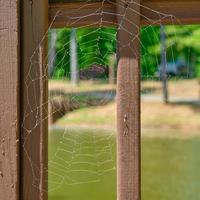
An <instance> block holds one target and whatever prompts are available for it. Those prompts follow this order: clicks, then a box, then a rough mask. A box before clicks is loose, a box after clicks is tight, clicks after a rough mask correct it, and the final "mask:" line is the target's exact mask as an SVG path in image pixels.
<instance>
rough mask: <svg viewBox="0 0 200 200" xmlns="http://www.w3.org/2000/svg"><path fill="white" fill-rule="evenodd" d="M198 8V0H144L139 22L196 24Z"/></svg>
mask: <svg viewBox="0 0 200 200" xmlns="http://www.w3.org/2000/svg"><path fill="white" fill-rule="evenodd" d="M199 8H200V1H199V0H145V1H143V2H142V6H141V13H142V18H141V24H143V25H149V24H155V25H160V24H176V25H181V24H198V23H200V12H199ZM146 17H147V18H148V19H147V18H146Z"/></svg>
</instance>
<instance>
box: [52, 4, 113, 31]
mask: <svg viewBox="0 0 200 200" xmlns="http://www.w3.org/2000/svg"><path fill="white" fill-rule="evenodd" d="M115 14H116V6H115V3H108V2H104V3H103V4H102V2H92V3H85V2H76V3H51V4H50V8H49V22H50V23H52V22H53V23H52V27H53V28H61V27H81V26H89V27H95V26H96V27H99V26H116V25H117V19H116V16H115Z"/></svg>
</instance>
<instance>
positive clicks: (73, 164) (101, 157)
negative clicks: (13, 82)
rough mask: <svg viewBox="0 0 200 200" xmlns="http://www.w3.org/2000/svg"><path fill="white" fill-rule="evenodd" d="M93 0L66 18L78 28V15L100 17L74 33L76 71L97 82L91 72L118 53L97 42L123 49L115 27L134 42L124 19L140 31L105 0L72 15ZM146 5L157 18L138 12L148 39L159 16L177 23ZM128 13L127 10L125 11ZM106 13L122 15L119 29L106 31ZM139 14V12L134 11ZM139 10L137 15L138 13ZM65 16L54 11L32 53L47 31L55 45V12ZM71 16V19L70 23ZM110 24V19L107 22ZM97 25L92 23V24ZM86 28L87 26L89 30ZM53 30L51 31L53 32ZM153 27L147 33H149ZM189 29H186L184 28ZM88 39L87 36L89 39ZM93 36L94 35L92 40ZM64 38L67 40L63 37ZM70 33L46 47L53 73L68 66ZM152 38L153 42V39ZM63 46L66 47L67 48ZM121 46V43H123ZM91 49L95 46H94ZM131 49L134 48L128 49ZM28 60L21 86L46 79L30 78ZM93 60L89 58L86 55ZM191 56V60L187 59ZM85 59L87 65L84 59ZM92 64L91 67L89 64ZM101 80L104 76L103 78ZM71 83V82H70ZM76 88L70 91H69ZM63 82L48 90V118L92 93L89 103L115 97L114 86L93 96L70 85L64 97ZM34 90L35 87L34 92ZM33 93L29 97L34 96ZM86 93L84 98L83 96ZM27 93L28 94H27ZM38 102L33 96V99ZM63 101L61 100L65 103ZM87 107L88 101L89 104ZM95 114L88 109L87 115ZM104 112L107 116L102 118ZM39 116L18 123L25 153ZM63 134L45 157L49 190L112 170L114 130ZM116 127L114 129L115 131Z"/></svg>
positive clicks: (145, 57) (84, 100)
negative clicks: (30, 123) (107, 9)
mask: <svg viewBox="0 0 200 200" xmlns="http://www.w3.org/2000/svg"><path fill="white" fill-rule="evenodd" d="M91 2H92V1H91V0H88V1H85V3H84V5H83V6H81V7H80V8H77V10H76V11H72V12H71V13H70V14H69V15H68V17H67V18H66V27H68V24H70V25H71V27H76V24H78V23H79V21H80V20H82V19H83V18H88V17H91V18H92V17H95V16H99V18H98V20H97V21H96V23H94V24H88V25H84V26H81V27H79V28H78V29H77V35H76V40H77V41H79V45H77V52H78V53H77V56H78V60H79V62H80V63H81V65H82V69H83V71H81V70H79V74H80V76H81V74H82V76H83V79H86V80H88V79H92V80H93V81H92V84H94V79H95V81H99V79H101V78H98V77H95V78H94V77H93V78H91V74H94V73H95V72H97V74H99V72H101V71H102V74H103V73H104V72H105V69H104V68H103V67H102V66H108V65H109V60H108V57H109V56H110V55H115V54H117V51H116V48H115V47H113V50H112V51H110V50H109V49H108V50H107V51H105V52H102V50H101V47H100V46H101V42H102V41H103V40H104V41H108V43H109V44H112V45H113V46H115V45H116V46H118V52H120V50H121V48H122V47H121V44H120V42H119V41H118V40H117V31H119V30H123V31H126V32H127V33H128V34H130V35H131V37H132V42H134V41H135V40H136V39H138V38H139V35H137V36H135V35H133V34H132V33H131V32H129V31H128V30H126V29H125V28H124V27H123V22H124V21H125V20H126V21H129V22H130V23H131V24H132V25H134V26H135V28H136V29H138V33H139V32H140V31H139V29H140V27H138V26H137V25H136V24H134V23H133V22H131V21H130V19H127V18H126V15H125V14H124V16H123V15H119V14H117V13H111V12H105V11H104V9H103V7H104V4H105V3H110V4H113V5H116V2H113V1H109V0H103V1H102V2H101V6H100V7H99V8H98V9H97V10H96V11H94V12H92V13H90V14H87V15H86V16H82V17H76V16H75V17H74V13H73V12H78V11H80V10H81V9H84V7H85V6H87V5H89V4H91ZM122 3H124V1H123V0H122V1H121V3H120V4H121V5H118V6H123V5H122ZM130 3H131V4H137V3H136V2H134V1H130ZM140 6H141V7H143V8H144V9H147V10H149V11H150V12H152V13H154V14H156V15H157V16H158V18H159V20H156V21H155V20H152V19H149V18H147V17H146V16H142V17H143V18H145V19H146V20H148V21H149V22H150V24H151V25H148V26H145V27H143V28H142V29H141V31H142V32H146V35H147V36H148V40H149V42H150V43H151V40H152V39H151V35H154V34H155V35H156V33H155V31H154V29H153V26H154V25H155V24H156V25H162V20H163V19H166V18H168V19H170V20H171V24H174V22H175V21H176V24H177V19H176V18H175V17H174V16H172V15H168V14H164V13H160V12H157V11H155V10H152V9H150V8H148V7H144V6H142V5H140ZM126 9H129V10H131V12H133V13H136V11H135V10H134V9H132V8H130V7H127V8H126ZM125 12H126V11H125ZM105 14H106V15H110V16H116V17H119V16H120V17H121V22H120V23H119V24H116V26H117V25H118V28H113V29H112V31H111V32H108V31H107V29H106V28H105V27H104V26H103V24H104V23H106V21H105V19H104V17H103V16H104V15H105ZM137 14H139V13H137ZM139 15H141V14H139ZM61 16H62V17H64V14H63V12H62V9H61V10H60V11H59V12H57V13H56V15H55V17H54V19H53V20H52V22H51V24H50V26H49V29H48V31H47V33H46V34H45V35H44V37H43V39H42V40H41V43H40V44H38V48H36V49H35V51H34V53H33V55H32V58H33V57H35V56H38V55H39V54H40V52H39V51H40V49H39V47H40V46H41V44H42V43H43V42H44V41H45V40H46V39H47V38H49V34H50V33H51V37H53V38H51V39H52V40H53V43H54V45H55V44H56V39H57V38H56V36H55V33H57V30H55V29H53V28H52V27H53V25H54V22H55V20H56V18H58V17H61ZM71 21H73V23H71ZM107 23H109V22H107ZM94 26H95V28H93V27H94ZM89 28H90V30H89ZM84 29H87V31H85V34H83V35H82V36H79V35H78V34H79V31H81V30H82V31H84ZM66 31H70V29H67V28H66ZM52 32H54V36H52ZM150 32H151V33H150ZM187 34H189V33H187ZM174 35H176V32H174ZM85 38H86V39H85ZM87 38H88V40H87ZM91 38H92V39H91ZM65 39H66V40H65ZM82 39H84V41H85V42H82ZM157 40H158V41H159V40H160V38H159V36H157ZM70 43H71V39H70V35H66V38H65V37H64V38H63V43H62V44H61V45H62V47H61V48H59V51H55V46H54V45H52V46H51V45H49V51H48V55H47V56H46V58H45V60H44V62H45V63H48V64H47V65H46V66H45V68H46V69H49V68H50V66H53V71H52V75H51V76H55V75H56V73H57V72H56V69H57V68H58V66H59V67H60V66H61V67H60V72H61V74H62V73H64V72H65V70H66V69H65V68H64V67H63V68H62V66H67V67H68V66H70V62H71V60H70V57H71V56H72V55H71V54H72V53H71V51H70V48H69V47H70ZM152 43H153V41H152ZM140 45H141V48H142V49H143V52H142V55H141V56H142V57H143V60H144V63H146V64H145V68H146V74H145V77H144V78H148V79H151V78H152V79H153V78H155V77H154V76H152V75H150V74H148V63H149V62H150V61H149V60H148V57H149V49H147V48H146V47H145V46H144V45H143V43H142V41H141V40H140ZM173 45H174V41H172V42H171V43H170V44H167V47H166V48H167V49H170V50H171V54H172V55H173ZM88 46H89V47H90V48H91V50H90V49H89V50H88ZM66 47H67V48H66ZM123 48H124V47H123ZM94 49H95V51H94ZM132 51H133V52H134V51H135V50H134V49H132ZM61 52H63V55H62V59H60V62H59V63H56V59H57V56H58V55H60V53H61ZM89 55H92V60H87V59H88V56H89ZM32 58H31V59H30V68H29V69H30V71H29V73H28V74H27V77H26V80H25V85H26V87H27V89H28V88H29V87H30V84H31V85H32V86H33V87H35V85H36V82H37V81H38V80H46V79H48V76H47V75H46V76H45V77H41V75H39V74H36V75H35V76H34V77H32V74H31V69H32V68H33V67H34V66H35V63H34V62H35V61H34V62H33V59H32ZM90 59H91V58H90ZM188 60H189V59H188ZM154 62H156V65H157V66H159V64H160V62H159V59H158V55H156V54H155V55H154ZM88 63H89V64H88ZM88 65H89V70H88ZM92 67H93V68H92ZM56 76H57V78H59V79H63V81H65V77H70V76H71V74H70V72H67V73H66V74H65V77H63V74H62V76H60V77H59V74H57V75H56ZM29 79H31V80H32V81H31V83H28V80H29ZM104 79H105V78H104ZM69 84H70V83H69ZM73 90H74V91H73ZM65 92H66V91H65V87H64V86H63V85H62V86H61V87H60V86H59V87H57V88H56V92H55V91H54V93H53V94H52V93H51V91H50V92H49V98H48V102H45V105H46V104H48V105H51V104H52V99H53V100H54V101H55V102H56V104H57V105H56V106H55V105H54V106H55V108H54V109H50V110H49V116H48V117H49V118H51V117H52V116H53V115H54V114H55V113H60V114H61V115H63V113H62V111H61V108H63V107H64V108H63V109H64V110H65V112H69V111H70V110H74V109H77V108H80V107H82V106H88V104H89V103H91V102H90V100H91V99H92V98H93V97H94V96H95V98H96V99H95V101H94V102H92V103H91V104H92V105H93V106H101V105H105V104H108V103H109V102H111V101H113V100H114V97H115V91H114V90H108V91H107V92H105V93H103V94H99V93H98V94H95V92H94V93H93V94H92V95H91V93H90V92H85V93H84V92H83V93H81V94H77V93H76V89H75V88H74V87H73V86H72V87H71V91H70V95H68V97H67V98H66V94H65ZM34 93H35V94H36V93H37V91H34ZM35 94H33V97H35V96H34V95H35ZM83 97H84V98H83ZM28 98H29V97H28ZM29 101H30V99H28V107H31V104H29ZM36 102H37V101H36ZM63 102H64V104H63ZM69 104H70V109H69V107H68V106H69ZM41 106H44V105H37V104H36V105H35V107H31V112H34V111H35V110H39V108H40V107H41ZM90 106H91V105H90ZM30 114H31V113H30V112H27V113H26V115H25V117H24V121H25V120H26V118H28V117H29V115H30ZM92 115H93V113H91V116H92ZM106 117H107V116H105V118H106ZM43 120H45V119H42V120H41V118H40V117H39V116H38V115H36V116H35V121H34V122H33V123H34V127H33V128H31V129H29V128H28V127H26V126H25V125H24V124H23V125H22V128H23V129H24V130H25V131H26V132H27V133H28V134H27V136H26V138H25V140H24V144H23V146H24V151H25V152H26V153H27V150H26V147H25V144H26V141H27V139H28V138H29V136H30V135H31V134H32V132H33V131H34V129H35V128H36V127H37V126H38V125H39V124H40V123H42V122H43ZM61 132H62V134H61V136H60V137H59V141H58V142H57V144H56V147H54V148H55V152H54V154H53V155H51V156H50V159H49V162H48V174H49V177H50V178H49V180H48V182H49V183H50V188H49V191H51V190H55V189H57V188H59V187H60V186H62V185H77V184H86V183H91V182H98V181H100V180H101V177H102V175H103V174H105V173H110V171H115V170H116V163H115V155H114V153H113V148H114V147H115V142H114V140H113V138H114V134H115V131H111V132H108V133H106V134H102V135H99V134H97V133H96V130H92V131H91V130H90V131H88V130H87V129H86V130H84V131H82V129H80V128H78V127H75V128H74V129H73V131H72V130H71V129H70V128H68V127H67V126H66V127H64V129H62V131H61ZM113 132H114V133H113ZM51 139H52V140H53V139H54V138H53V137H52V138H51V135H50V140H51ZM27 157H28V158H29V161H30V164H31V166H32V173H33V176H34V178H35V180H36V181H35V182H36V183H37V182H38V180H39V178H38V177H37V175H36V174H37V173H36V171H37V166H36V164H35V163H33V161H32V158H31V157H30V156H29V155H28V153H27ZM33 185H34V186H36V187H39V186H38V185H37V184H35V183H33Z"/></svg>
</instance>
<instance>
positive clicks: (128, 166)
mask: <svg viewBox="0 0 200 200" xmlns="http://www.w3.org/2000/svg"><path fill="white" fill-rule="evenodd" d="M133 2H134V3H129V1H126V3H125V2H124V1H121V0H118V10H117V12H118V13H119V17H118V75H117V130H118V134H117V199H118V200H140V198H141V195H140V69H139V68H140V64H139V60H140V44H139V30H140V6H138V4H139V3H140V0H134V1H133ZM135 3H136V4H135ZM133 10H134V11H135V12H133ZM120 16H122V17H120ZM130 19H132V20H131V22H130Z"/></svg>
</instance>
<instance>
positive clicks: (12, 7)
mask: <svg viewBox="0 0 200 200" xmlns="http://www.w3.org/2000/svg"><path fill="white" fill-rule="evenodd" d="M8 19H9V21H8ZM19 44H20V40H19V1H18V0H17V1H4V0H0V60H1V64H0V82H1V84H0V91H1V95H0V198H1V199H2V198H3V199H4V200H19V177H20V175H19V121H20V120H19V106H20V105H19V102H20V101H19V63H20V54H19Z"/></svg>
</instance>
